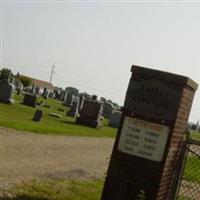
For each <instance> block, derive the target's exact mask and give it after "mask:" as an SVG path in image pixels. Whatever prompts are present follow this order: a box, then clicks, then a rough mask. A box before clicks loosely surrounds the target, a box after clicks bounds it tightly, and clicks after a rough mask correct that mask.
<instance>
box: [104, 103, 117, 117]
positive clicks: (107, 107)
mask: <svg viewBox="0 0 200 200" xmlns="http://www.w3.org/2000/svg"><path fill="white" fill-rule="evenodd" d="M114 110H115V108H114V106H113V104H112V103H109V102H105V103H104V104H103V113H102V115H103V116H104V117H106V118H109V117H110V116H111V115H112V113H113V111H114Z"/></svg>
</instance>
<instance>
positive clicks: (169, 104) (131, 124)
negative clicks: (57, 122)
mask: <svg viewBox="0 0 200 200" xmlns="http://www.w3.org/2000/svg"><path fill="white" fill-rule="evenodd" d="M196 89H197V84H196V83H195V82H194V81H192V80H191V79H189V78H188V77H184V76H180V75H176V74H171V73H167V72H161V71H157V70H152V69H147V68H143V67H139V66H132V76H131V79H130V82H129V86H128V90H127V94H126V99H125V103H124V108H123V112H122V117H121V123H120V126H119V129H118V133H117V137H116V141H115V144H114V148H113V152H112V156H111V160H110V164H109V168H108V172H107V177H106V181H105V185H104V189H103V193H102V198H101V199H102V200H135V199H138V198H141V199H142V198H143V199H145V200H170V198H171V197H170V194H171V189H172V185H173V183H174V178H175V177H174V169H175V167H176V165H177V162H178V159H179V156H180V150H181V146H182V144H183V142H184V140H185V138H186V132H185V130H186V126H187V120H188V117H189V113H190V109H191V105H192V101H193V97H194V93H195V90H196Z"/></svg>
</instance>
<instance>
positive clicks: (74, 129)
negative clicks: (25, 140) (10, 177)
mask: <svg viewBox="0 0 200 200" xmlns="http://www.w3.org/2000/svg"><path fill="white" fill-rule="evenodd" d="M22 98H23V96H18V95H15V104H14V105H7V104H3V103H0V126H3V127H8V128H13V129H16V130H24V131H31V132H36V133H44V134H64V135H73V136H95V137H115V136H116V132H117V129H115V128H111V127H108V125H107V124H108V120H106V119H105V120H104V126H103V127H102V128H99V129H95V128H90V127H86V126H81V125H76V124H75V123H74V122H75V119H74V118H72V117H68V116H66V110H67V108H66V107H64V106H63V105H62V103H61V102H60V101H57V100H54V99H47V100H44V101H45V103H46V104H48V105H50V106H51V107H50V108H45V107H40V106H38V108H39V109H42V110H43V111H44V112H45V114H44V116H43V119H42V121H41V122H39V123H37V122H34V121H32V120H31V119H32V118H33V115H34V113H35V110H36V109H35V108H32V107H28V106H25V105H23V104H21V102H22ZM40 100H41V98H40V99H38V101H40ZM58 108H62V109H65V112H62V111H58V110H57V109H58ZM51 112H56V113H58V114H61V115H62V118H54V117H51V116H49V115H48V114H49V113H51Z"/></svg>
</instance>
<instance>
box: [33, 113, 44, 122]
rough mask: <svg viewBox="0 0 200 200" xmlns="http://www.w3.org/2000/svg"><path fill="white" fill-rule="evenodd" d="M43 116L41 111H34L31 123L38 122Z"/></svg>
mask: <svg viewBox="0 0 200 200" xmlns="http://www.w3.org/2000/svg"><path fill="white" fill-rule="evenodd" d="M42 116H43V111H42V110H36V111H35V114H34V116H33V121H35V122H40V121H41V119H42Z"/></svg>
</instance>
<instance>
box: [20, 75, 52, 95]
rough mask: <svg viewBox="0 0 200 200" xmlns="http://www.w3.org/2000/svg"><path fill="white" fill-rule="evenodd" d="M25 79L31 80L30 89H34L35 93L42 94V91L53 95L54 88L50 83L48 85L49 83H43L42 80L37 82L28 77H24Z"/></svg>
mask: <svg viewBox="0 0 200 200" xmlns="http://www.w3.org/2000/svg"><path fill="white" fill-rule="evenodd" d="M23 76H24V75H23ZM25 77H27V78H29V79H31V81H32V85H31V86H30V88H33V87H34V88H35V90H36V91H37V93H39V94H42V93H43V92H44V90H46V91H47V92H48V93H53V91H54V86H53V85H52V83H49V82H47V81H43V80H39V79H36V78H32V77H29V76H25Z"/></svg>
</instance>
